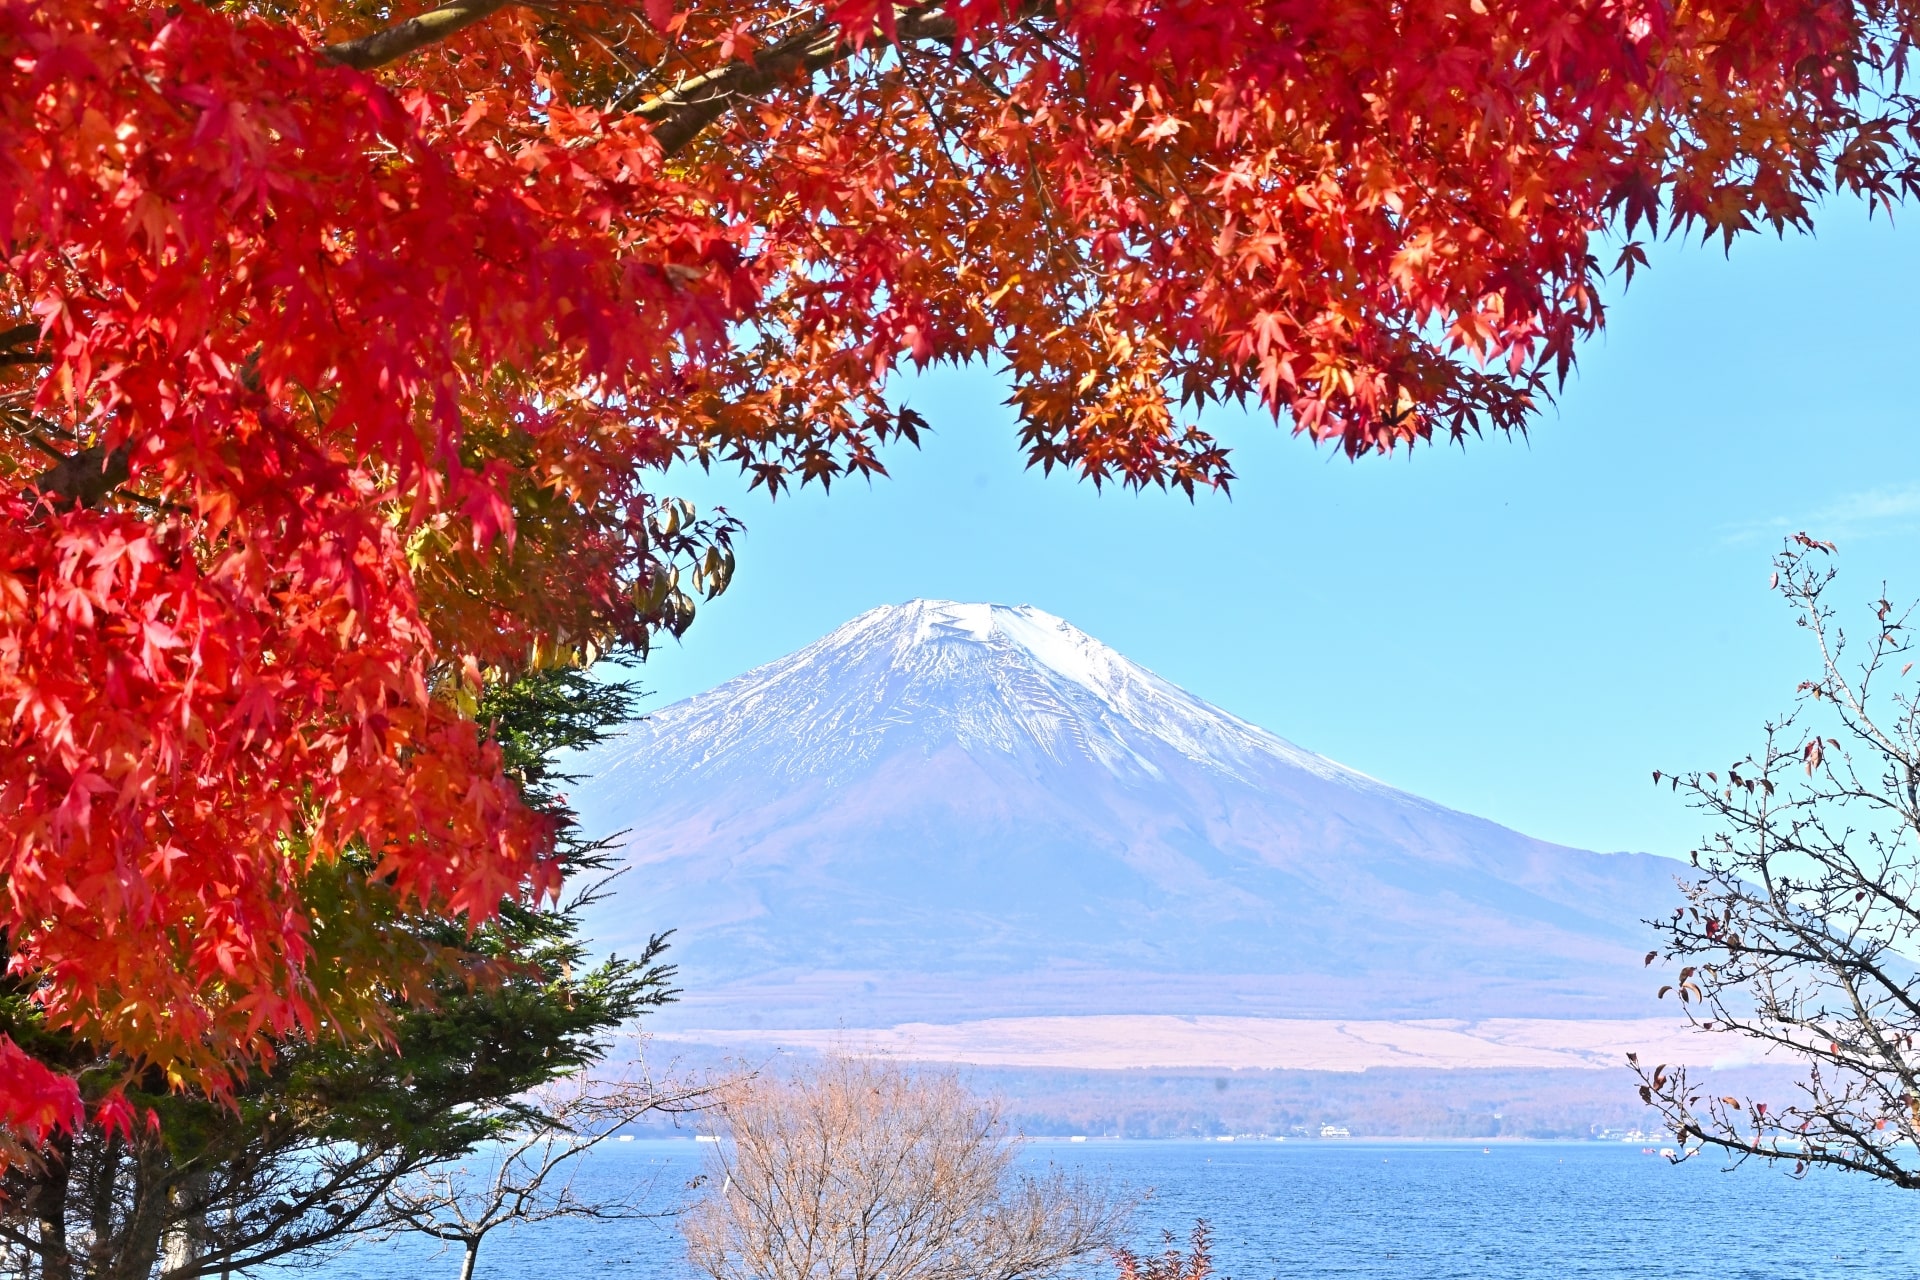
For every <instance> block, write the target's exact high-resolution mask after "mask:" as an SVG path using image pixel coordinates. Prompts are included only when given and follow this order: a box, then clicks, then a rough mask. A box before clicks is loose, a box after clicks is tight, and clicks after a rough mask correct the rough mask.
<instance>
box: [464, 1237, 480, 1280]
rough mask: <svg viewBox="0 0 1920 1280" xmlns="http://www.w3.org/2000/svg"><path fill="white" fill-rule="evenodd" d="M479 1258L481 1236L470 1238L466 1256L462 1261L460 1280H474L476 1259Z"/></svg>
mask: <svg viewBox="0 0 1920 1280" xmlns="http://www.w3.org/2000/svg"><path fill="white" fill-rule="evenodd" d="M479 1256H480V1237H479V1236H470V1237H468V1239H467V1252H466V1256H464V1257H462V1258H461V1259H460V1280H473V1263H474V1259H476V1258H478V1257H479Z"/></svg>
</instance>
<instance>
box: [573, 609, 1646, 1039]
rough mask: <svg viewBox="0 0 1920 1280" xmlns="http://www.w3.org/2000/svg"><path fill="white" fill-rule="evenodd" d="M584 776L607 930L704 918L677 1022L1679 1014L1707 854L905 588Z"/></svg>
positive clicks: (1007, 616) (582, 791)
mask: <svg viewBox="0 0 1920 1280" xmlns="http://www.w3.org/2000/svg"><path fill="white" fill-rule="evenodd" d="M1326 678H1330V679H1331V678H1338V677H1337V676H1335V675H1332V674H1329V675H1328V676H1327V677H1326ZM575 771H576V772H578V773H580V774H582V775H583V776H585V778H586V781H584V782H583V783H582V784H581V785H580V786H578V787H577V788H576V789H575V795H574V797H573V799H574V804H575V805H576V807H577V808H578V809H579V810H580V812H581V814H582V815H583V818H584V820H585V822H586V824H587V826H588V828H589V829H590V830H594V831H598V832H612V831H616V830H625V831H627V832H628V835H627V836H626V837H625V846H624V859H625V862H626V863H627V865H628V867H629V873H628V874H627V875H625V876H623V877H622V878H621V879H620V880H619V881H618V882H617V891H616V892H615V893H614V894H613V895H612V896H611V897H610V898H608V899H607V900H606V901H605V902H603V903H602V904H601V905H600V906H599V907H597V908H596V911H597V914H596V915H595V916H594V917H593V918H592V919H590V920H589V922H588V924H589V929H590V931H591V936H593V937H595V938H596V939H597V940H599V942H600V943H601V944H602V945H604V946H607V947H610V948H613V949H617V950H621V951H631V950H633V949H634V947H635V945H636V943H637V942H639V941H640V940H642V939H644V937H645V936H646V934H647V933H649V932H650V931H655V930H661V929H666V928H673V929H675V930H677V932H676V935H675V948H674V953H673V955H674V958H675V959H677V960H678V962H679V963H680V966H681V984H682V986H684V988H685V989H686V994H685V995H684V997H683V998H682V1000H681V1002H680V1003H679V1004H678V1005H677V1006H675V1008H674V1009H673V1010H672V1011H671V1012H670V1019H669V1021H668V1022H667V1023H665V1024H664V1025H666V1026H668V1027H671V1026H672V1025H674V1023H675V1022H676V1021H677V1022H679V1023H682V1024H685V1025H689V1026H700V1027H706V1028H716V1027H718V1028H727V1027H731V1028H738V1029H741V1030H743V1031H747V1030H750V1029H753V1028H760V1029H763V1030H765V1029H778V1028H793V1029H800V1028H816V1029H818V1028H860V1027H869V1028H872V1027H887V1026H894V1025H897V1024H902V1023H936V1024H940V1023H962V1022H967V1021H969V1020H978V1019H986V1020H993V1019H1021V1018H1024V1019H1031V1020H1033V1023H1032V1025H1035V1026H1044V1025H1055V1024H1058V1023H1059V1021H1060V1020H1061V1019H1092V1018H1104V1019H1111V1018H1112V1017H1114V1016H1119V1015H1126V1016H1132V1017H1141V1016H1149V1017H1154V1018H1156V1019H1162V1020H1164V1019H1165V1018H1168V1017H1176V1018H1186V1019H1201V1020H1205V1019H1209V1018H1211V1019H1219V1018H1223V1017H1224V1018H1238V1019H1296V1020H1311V1019H1328V1018H1340V1019H1363V1020H1365V1019H1373V1020H1387V1021H1394V1020H1422V1019H1425V1020H1436V1019H1438V1020H1446V1019H1464V1020H1482V1019H1486V1020H1512V1019H1586V1020H1593V1019H1632V1018H1644V1017H1649V1016H1651V1015H1654V1014H1657V1013H1660V1012H1662V1009H1661V1007H1660V1006H1658V1005H1654V1004H1652V1003H1651V1000H1650V997H1649V992H1648V985H1649V984H1648V982H1647V978H1646V972H1645V970H1644V969H1643V968H1642V967H1641V963H1640V961H1641V956H1642V954H1644V952H1645V950H1646V949H1647V947H1649V946H1651V945H1652V943H1651V942H1650V941H1649V938H1648V931H1647V930H1646V929H1645V927H1644V926H1642V925H1641V924H1640V923H1639V922H1640V921H1641V920H1642V919H1644V918H1646V917H1648V916H1651V915H1654V914H1659V913H1664V912H1665V911H1667V910H1669V909H1671V907H1672V906H1673V904H1674V903H1675V902H1676V901H1677V900H1678V894H1677V891H1676V889H1675V885H1674V877H1675V875H1676V874H1678V873H1681V872H1682V871H1683V868H1682V866H1681V864H1679V863H1676V862H1673V861H1670V860H1668V859H1664V858H1658V857H1653V856H1649V855H1644V854H1620V853H1616V854H1600V853H1588V852H1582V851H1580V850H1576V849H1569V848H1565V847H1561V846H1557V845H1552V844H1547V843H1543V842H1541V841H1538V840H1534V839H1530V838H1528V837H1527V836H1524V835H1521V834H1519V833H1517V832H1514V831H1511V830H1508V829H1506V828H1504V827H1501V826H1498V825H1496V824H1495V823H1492V822H1488V821H1485V820H1483V819H1480V818H1476V817H1472V816H1469V815H1467V814H1464V813H1459V812H1456V811H1454V810H1450V809H1447V808H1444V807H1442V806H1440V805H1437V804H1433V803H1431V802H1429V801H1426V800H1423V799H1420V798H1419V797H1417V796H1413V795H1409V794H1407V793H1406V792H1403V791H1399V790H1396V789H1395V788H1393V787H1391V786H1388V785H1387V784H1386V783H1383V782H1380V781H1378V780H1376V779H1373V778H1370V777H1367V776H1366V775H1364V774H1361V773H1358V772H1355V771H1354V770H1352V769H1348V768H1345V767H1343V766H1341V765H1339V764H1336V763H1334V762H1333V761H1331V760H1328V759H1326V758H1324V757H1322V756H1318V755H1315V754H1314V753H1313V752H1311V751H1307V750H1305V749H1303V748H1300V747H1297V746H1295V745H1293V744H1292V743H1290V742H1287V741H1285V740H1283V739H1281V738H1279V737H1277V736H1275V735H1274V734H1272V733H1269V732H1267V731H1266V730H1265V729H1261V728H1259V727H1257V726H1255V725H1252V724H1249V723H1247V722H1246V721H1244V720H1240V719H1238V718H1236V717H1234V716H1232V715H1229V714H1228V713H1226V712H1224V711H1222V710H1220V709H1218V708H1216V707H1214V706H1211V705H1209V704H1208V703H1206V702H1203V701H1201V700H1200V699H1198V698H1195V697H1193V696H1192V695H1190V694H1188V693H1186V692H1184V691H1183V690H1181V689H1180V688H1178V687H1176V686H1175V685H1173V684H1171V683H1169V682H1167V681H1166V680H1163V679H1161V678H1160V677H1158V676H1156V675H1154V674H1153V673H1151V672H1149V671H1147V670H1145V669H1144V668H1142V667H1139V666H1137V665H1135V664H1134V663H1132V662H1129V661H1128V660H1127V659H1126V658H1124V657H1122V656H1121V655H1120V654H1118V653H1116V652H1115V651H1113V650H1112V649H1110V648H1108V647H1107V646H1105V645H1103V644H1101V643H1099V642H1098V641H1097V640H1094V639H1093V638H1091V637H1089V636H1087V635H1085V634H1084V633H1082V632H1080V631H1078V630H1076V629H1075V628H1074V627H1072V626H1070V625H1069V624H1067V623H1066V622H1064V621H1062V620H1061V619H1059V618H1056V617H1053V616H1052V615H1050V614H1047V613H1043V612H1041V611H1040V610H1038V609H1034V608H1030V607H1027V606H1020V607H1008V606H1002V605H986V604H956V603H953V602H949V601H940V600H915V601H912V602H910V603H907V604H902V605H896V606H890V607H886V608H880V609H875V610H873V611H871V612H869V613H865V614H862V615H861V616H860V617H858V618H855V619H854V620H853V621H851V622H849V623H847V624H846V625H844V626H842V627H840V628H839V629H838V630H836V631H834V632H832V633H831V634H830V635H828V636H826V637H825V638H823V639H821V640H820V641H818V642H816V643H814V644H812V645H809V646H808V647H806V648H804V649H802V650H800V651H798V652H796V653H793V654H790V655H789V656H787V657H785V658H782V659H780V660H778V661H776V662H773V663H770V664H768V665H766V666H763V667H760V668H758V669H756V670H754V671H750V672H748V673H747V674H745V675H743V676H741V677H739V678H738V679H735V680H732V681H729V682H728V683H726V684H723V685H720V686H719V687H718V688H715V689H713V690H711V691H709V692H707V693H703V694H700V695H699V696H697V697H693V698H690V699H687V700H686V701H683V702H680V703H677V704H675V705H673V706H670V707H667V708H665V709H663V710H661V711H658V712H656V713H654V714H652V715H650V716H649V717H647V718H646V719H644V720H642V721H640V722H638V723H636V724H634V725H631V726H629V727H628V728H627V729H626V730H625V731H623V732H622V733H621V734H620V735H618V736H617V737H616V738H614V739H611V740H609V741H608V742H606V743H604V744H602V745H601V746H600V747H598V748H596V749H595V750H594V751H593V752H591V753H590V754H588V755H587V756H586V757H585V759H584V760H582V761H580V762H578V763H577V764H576V765H575Z"/></svg>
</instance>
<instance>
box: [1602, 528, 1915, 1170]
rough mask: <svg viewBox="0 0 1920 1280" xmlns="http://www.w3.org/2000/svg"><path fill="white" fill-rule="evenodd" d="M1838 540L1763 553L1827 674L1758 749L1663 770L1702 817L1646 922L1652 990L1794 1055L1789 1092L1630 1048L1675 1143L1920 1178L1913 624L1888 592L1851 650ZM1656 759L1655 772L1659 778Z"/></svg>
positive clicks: (1644, 1090)
mask: <svg viewBox="0 0 1920 1280" xmlns="http://www.w3.org/2000/svg"><path fill="white" fill-rule="evenodd" d="M1832 551H1833V548H1832V546H1831V545H1830V544H1828V543H1823V542H1818V541H1815V540H1814V539H1812V538H1809V537H1807V536H1806V535H1805V534H1801V535H1798V536H1797V537H1795V538H1793V539H1790V540H1789V541H1788V543H1787V545H1786V548H1785V549H1784V550H1783V551H1782V553H1781V554H1780V555H1779V557H1778V558H1777V559H1776V561H1775V569H1776V572H1775V574H1774V582H1773V585H1774V586H1775V587H1776V588H1777V589H1778V590H1779V591H1780V593H1781V594H1782V595H1783V596H1784V597H1785V599H1786V601H1787V602H1788V604H1789V605H1791V606H1792V608H1793V609H1794V611H1795V612H1796V614H1797V615H1798V623H1799V625H1800V626H1801V627H1804V628H1806V629H1807V631H1808V632H1809V633H1810V635H1811V637H1812V639H1813V641H1814V643H1815V645H1816V647H1817V649H1818V653H1819V660H1820V668H1819V672H1818V674H1817V675H1816V676H1814V678H1812V679H1810V680H1807V681H1806V682H1804V683H1803V684H1801V685H1800V689H1799V705H1798V706H1797V707H1796V708H1795V710H1794V711H1793V713H1792V714H1790V715H1788V716H1786V717H1785V718H1783V719H1780V720H1777V721H1775V722H1773V723H1770V724H1768V725H1767V726H1766V731H1765V737H1764V741H1763V743H1762V745H1761V748H1760V750H1759V751H1757V752H1756V753H1754V754H1753V755H1750V756H1748V757H1747V758H1745V759H1743V760H1740V761H1739V762H1737V763H1735V764H1734V765H1732V766H1730V767H1729V768H1727V769H1726V770H1725V771H1724V773H1723V772H1722V771H1718V770H1715V771H1712V772H1708V773H1704V774H1700V773H1691V774H1685V775H1682V776H1680V777H1677V778H1667V779H1666V780H1667V781H1668V783H1669V785H1671V786H1672V787H1673V788H1674V789H1676V790H1678V791H1679V792H1681V793H1683V794H1685V795H1686V796H1687V797H1688V803H1689V804H1690V805H1691V806H1692V807H1693V808H1695V809H1697V810H1699V811H1700V812H1702V813H1705V814H1706V815H1707V816H1708V817H1709V818H1711V819H1712V821H1713V827H1712V831H1711V834H1710V835H1709V837H1708V838H1707V840H1706V841H1705V843H1704V844H1703V845H1702V846H1701V847H1700V848H1699V849H1698V850H1697V851H1696V852H1695V853H1694V855H1693V863H1694V865H1695V866H1696V867H1697V868H1698V869H1699V872H1700V874H1699V877H1698V879H1697V880H1695V881H1694V882H1693V883H1691V884H1689V885H1687V886H1685V890H1686V897H1687V905H1686V906H1685V907H1682V908H1679V909H1677V910H1675V911H1674V913H1673V915H1672V916H1671V917H1670V918H1669V919H1666V920H1660V921H1655V922H1653V923H1654V925H1655V927H1656V928H1657V929H1658V930H1659V931H1660V933H1661V934H1662V942H1663V946H1662V948H1661V949H1660V950H1659V951H1656V952H1650V953H1649V954H1648V956H1647V961H1648V963H1649V964H1652V963H1653V962H1654V961H1655V960H1656V959H1660V958H1663V957H1664V959H1665V960H1666V961H1667V962H1668V963H1672V964H1677V965H1678V966H1679V969H1678V972H1677V973H1676V974H1675V975H1674V976H1673V978H1672V980H1671V981H1670V982H1669V983H1668V985H1667V986H1665V987H1662V988H1661V994H1662V996H1667V995H1672V996H1673V997H1675V998H1676V999H1677V1000H1678V1001H1679V1002H1680V1004H1681V1006H1682V1007H1683V1008H1684V1009H1685V1010H1686V1011H1687V1013H1688V1015H1689V1016H1690V1017H1691V1018H1692V1020H1693V1021H1694V1022H1695V1023H1696V1024H1698V1025H1700V1026H1703V1027H1706V1028H1708V1029H1710V1030H1715V1031H1721V1032H1732V1033H1734V1034H1737V1035H1740V1036H1744V1037H1746V1038H1748V1039H1750V1040H1754V1041H1758V1042H1760V1043H1761V1044H1763V1045H1766V1046H1767V1047H1768V1049H1769V1052H1770V1053H1771V1054H1772V1055H1773V1056H1774V1057H1776V1058H1784V1059H1787V1060H1797V1061H1799V1062H1801V1063H1802V1064H1804V1068H1805V1070H1804V1075H1803V1077H1802V1078H1801V1079H1800V1081H1799V1082H1798V1084H1797V1086H1796V1087H1795V1090H1794V1092H1793V1093H1792V1094H1791V1095H1790V1096H1788V1097H1787V1098H1785V1099H1784V1100H1783V1099H1779V1098H1774V1099H1763V1098H1754V1097H1744V1098H1743V1097H1736V1096H1732V1095H1720V1094H1716V1093H1715V1092H1714V1091H1713V1090H1712V1089H1711V1088H1710V1087H1706V1086H1705V1085H1703V1083H1702V1082H1700V1081H1699V1080H1697V1079H1696V1078H1692V1077H1689V1075H1688V1073H1687V1072H1686V1071H1685V1070H1684V1069H1680V1068H1669V1067H1666V1066H1651V1067H1650V1066H1647V1065H1646V1064H1642V1063H1638V1062H1636V1063H1635V1064H1634V1066H1635V1069H1636V1070H1637V1071H1638V1072H1639V1074H1640V1076H1641V1082H1642V1083H1641V1096H1642V1097H1643V1098H1645V1099H1646V1100H1647V1101H1648V1102H1649V1103H1651V1104H1652V1105H1654V1106H1655V1107H1657V1108H1658V1109H1659V1110H1660V1112H1661V1113H1662V1114H1663V1115H1664V1117H1665V1118H1666V1120H1667V1123H1668V1124H1669V1125H1670V1126H1671V1127H1672V1128H1673V1131H1674V1133H1675V1135H1676V1136H1677V1137H1678V1139H1679V1143H1680V1157H1681V1158H1685V1157H1686V1156H1691V1155H1694V1154H1697V1153H1698V1152H1699V1151H1701V1150H1702V1149H1711V1150H1717V1151H1719V1152H1722V1153H1724V1154H1726V1155H1728V1156H1730V1157H1731V1158H1732V1159H1733V1160H1734V1161H1735V1162H1736V1163H1738V1162H1740V1161H1744V1160H1746V1159H1749V1158H1753V1157H1759V1158H1762V1159H1767V1160H1779V1161H1791V1162H1792V1165H1793V1171H1794V1172H1795V1173H1796V1174H1800V1173H1804V1172H1806V1171H1807V1170H1809V1169H1811V1168H1815V1167H1831V1168H1840V1169H1850V1170H1855V1171H1858V1172H1862V1173H1867V1174H1871V1175H1873V1176H1874V1177H1878V1178H1884V1179H1886V1180H1887V1181H1889V1182H1892V1183H1895V1184H1897V1185H1899V1186H1902V1187H1908V1188H1920V1151H1916V1149H1915V1145H1914V1144H1915V1143H1916V1141H1920V1054H1917V1053H1916V1037H1920V973H1916V969H1915V966H1914V964H1913V960H1912V957H1915V956H1920V951H1917V950H1916V944H1920V849H1917V848H1916V836H1917V835H1920V701H1916V696H1915V688H1914V684H1913V683H1912V682H1911V681H1907V680H1906V677H1907V676H1908V674H1909V672H1911V670H1912V668H1913V665H1914V664H1913V662H1912V661H1909V660H1907V659H1906V658H1905V656H1904V655H1906V654H1907V653H1908V651H1909V650H1910V648H1911V647H1912V638H1911V633H1910V632H1909V630H1908V619H1909V617H1910V616H1911V612H1912V611H1911V609H1907V610H1900V609H1896V608H1895V607H1894V606H1893V605H1892V604H1890V603H1889V602H1888V601H1887V600H1886V599H1885V594H1884V589H1883V592H1882V597H1881V598H1880V599H1878V600H1876V601H1874V602H1873V605H1872V607H1871V614H1872V617H1871V626H1870V627H1869V629H1868V632H1867V634H1868V635H1869V636H1870V637H1871V638H1870V639H1867V640H1866V641H1865V643H1864V644H1860V645H1856V646H1854V649H1855V651H1856V654H1857V656H1850V655H1849V652H1848V650H1849V643H1848V637H1847V635H1846V632H1845V631H1844V629H1843V628H1841V627H1840V626H1839V625H1838V623H1837V622H1836V621H1835V618H1834V612H1833V609H1832V607H1831V605H1830V604H1828V603H1827V596H1828V593H1829V591H1830V590H1831V588H1832V585H1833V582H1834V576H1835V571H1834V569H1833V567H1832V562H1831V553H1832ZM1662 778H1663V775H1662V774H1659V773H1656V774H1655V775H1654V781H1655V782H1656V783H1658V782H1660V781H1661V780H1662Z"/></svg>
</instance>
